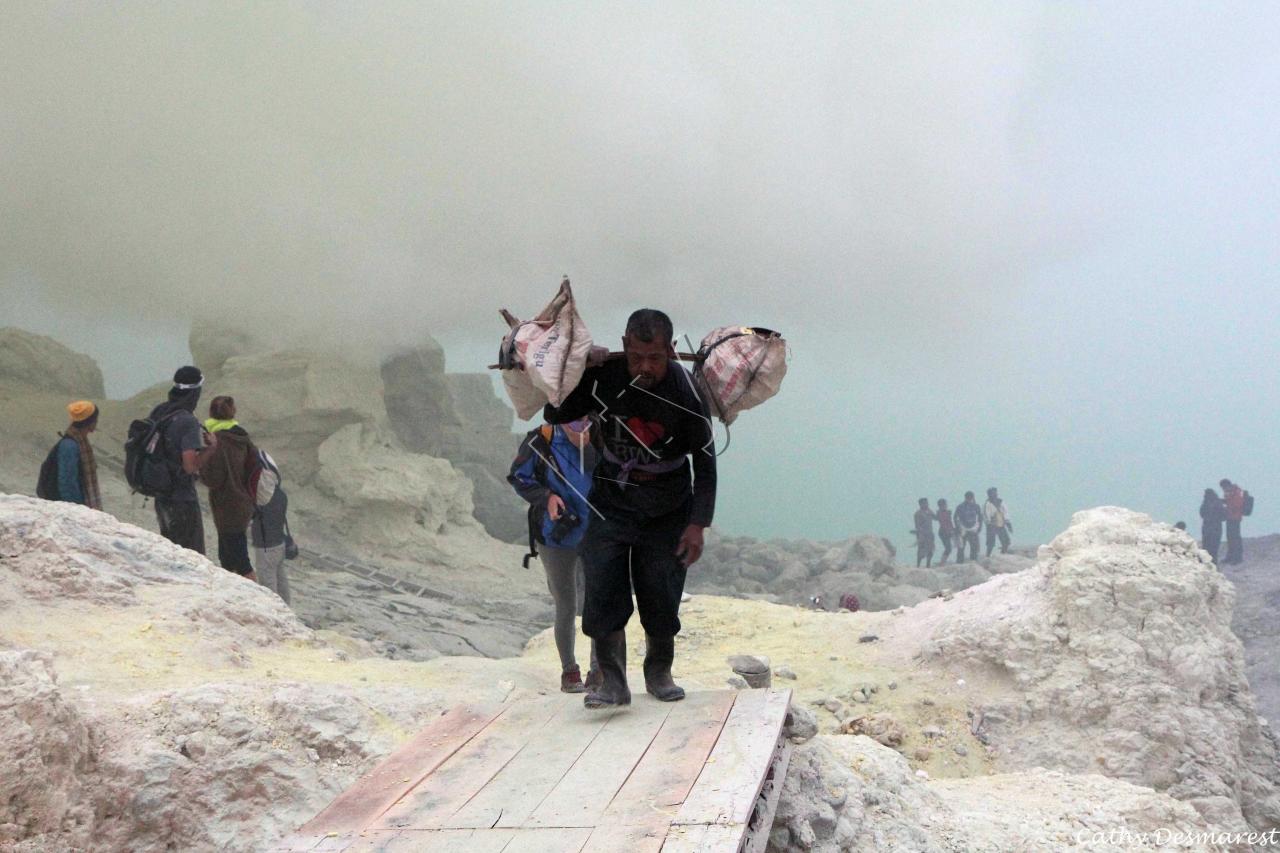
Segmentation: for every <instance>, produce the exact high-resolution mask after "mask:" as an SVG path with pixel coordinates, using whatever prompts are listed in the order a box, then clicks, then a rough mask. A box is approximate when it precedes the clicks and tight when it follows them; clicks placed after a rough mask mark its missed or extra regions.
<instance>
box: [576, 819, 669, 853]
mask: <svg viewBox="0 0 1280 853" xmlns="http://www.w3.org/2000/svg"><path fill="white" fill-rule="evenodd" d="M604 820H605V821H606V822H605V823H602V824H600V825H599V826H597V827H596V828H595V829H593V830H592V831H591V837H590V838H588V839H587V843H586V845H585V846H584V847H583V849H584V850H587V851H589V853H658V851H659V850H661V849H662V842H663V841H665V840H666V837H667V830H668V829H670V828H671V819H670V818H669V817H663V816H662V815H656V814H655V815H652V816H650V817H649V818H648V819H647V820H646V821H644V822H637V823H630V824H623V823H617V822H615V821H611V820H610V819H609V818H608V816H606V817H605V818H604Z"/></svg>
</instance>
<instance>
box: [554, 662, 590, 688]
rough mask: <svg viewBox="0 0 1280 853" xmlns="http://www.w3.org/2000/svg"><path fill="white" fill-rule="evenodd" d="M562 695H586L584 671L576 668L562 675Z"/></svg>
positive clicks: (567, 670) (571, 668)
mask: <svg viewBox="0 0 1280 853" xmlns="http://www.w3.org/2000/svg"><path fill="white" fill-rule="evenodd" d="M560 692H561V693H586V692H587V687H586V685H585V684H583V683H582V670H581V669H579V668H578V667H576V666H573V667H570V668H569V669H566V670H565V671H564V672H562V673H560Z"/></svg>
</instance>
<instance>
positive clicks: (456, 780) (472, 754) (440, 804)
mask: <svg viewBox="0 0 1280 853" xmlns="http://www.w3.org/2000/svg"><path fill="white" fill-rule="evenodd" d="M569 703H571V698H570V697H567V696H561V695H559V694H557V695H556V696H548V697H543V698H539V699H533V700H528V701H523V702H517V703H515V704H513V705H511V706H510V707H509V708H508V709H507V710H506V711H505V712H504V713H503V714H502V715H501V716H499V717H498V718H497V719H495V720H494V721H493V722H491V723H489V725H487V726H485V728H484V729H483V730H482V731H481V732H480V733H479V734H477V735H476V736H475V737H473V738H471V739H470V740H469V741H468V742H467V743H466V745H464V746H463V747H462V748H460V749H458V750H457V751H456V752H455V753H454V754H453V755H452V756H450V757H449V758H448V760H446V761H445V762H444V763H443V764H441V765H440V766H439V767H438V768H437V769H436V771H435V772H434V773H432V774H431V775H429V776H427V777H426V778H425V779H423V780H422V781H421V782H420V783H419V784H418V785H417V786H415V787H414V789H413V790H412V791H410V792H409V793H408V794H406V795H405V796H404V797H403V798H402V799H401V800H400V801H399V802H397V803H396V804H395V805H394V806H392V807H391V808H389V809H387V811H386V812H384V813H383V815H382V816H381V817H380V818H378V819H377V820H376V821H374V823H373V824H372V827H373V828H376V829H405V828H409V829H444V828H447V824H446V821H447V820H448V818H449V817H450V816H451V815H452V814H453V813H454V812H456V811H457V810H458V809H459V808H461V807H462V806H463V805H465V804H466V803H467V801H468V800H470V799H471V798H472V797H473V796H475V794H476V793H477V792H479V791H480V790H481V789H482V788H484V786H485V785H486V784H488V782H489V780H491V779H492V778H493V777H494V776H496V775H497V774H498V772H499V771H501V770H502V768H503V767H505V766H506V765H507V762H509V761H511V759H512V758H514V757H515V756H516V755H518V754H519V753H520V750H521V749H523V748H524V746H525V744H526V743H527V742H528V740H529V738H530V737H531V735H532V734H533V733H534V732H536V731H537V730H538V729H540V728H542V727H543V726H544V725H546V723H547V722H548V721H549V720H550V719H551V718H552V717H553V716H554V715H555V714H556V712H557V711H558V710H560V707H561V706H563V705H565V704H569Z"/></svg>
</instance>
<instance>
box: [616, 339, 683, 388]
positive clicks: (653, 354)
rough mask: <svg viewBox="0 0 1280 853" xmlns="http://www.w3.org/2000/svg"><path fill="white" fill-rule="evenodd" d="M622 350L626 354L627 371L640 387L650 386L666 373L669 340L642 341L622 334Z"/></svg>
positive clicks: (669, 349)
mask: <svg viewBox="0 0 1280 853" xmlns="http://www.w3.org/2000/svg"><path fill="white" fill-rule="evenodd" d="M622 351H623V352H624V353H626V355H627V373H628V374H629V375H630V376H631V379H632V381H634V382H635V384H636V385H637V386H639V387H640V388H652V387H653V386H654V385H657V384H658V383H659V382H661V381H662V380H663V379H664V378H666V375H667V362H668V360H669V359H670V358H671V356H672V347H671V344H670V342H667V341H660V340H652V341H642V340H640V339H638V338H633V337H631V336H630V335H623V336H622Z"/></svg>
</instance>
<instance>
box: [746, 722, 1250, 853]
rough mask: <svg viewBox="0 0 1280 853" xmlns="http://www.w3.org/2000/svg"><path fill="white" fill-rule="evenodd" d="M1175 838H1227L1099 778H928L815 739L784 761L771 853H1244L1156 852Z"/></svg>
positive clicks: (864, 742) (1197, 819) (886, 759)
mask: <svg viewBox="0 0 1280 853" xmlns="http://www.w3.org/2000/svg"><path fill="white" fill-rule="evenodd" d="M1172 832H1180V833H1184V834H1186V835H1189V836H1190V835H1195V834H1206V833H1218V834H1224V835H1225V833H1226V830H1225V829H1224V828H1223V827H1220V826H1217V825H1215V824H1214V823H1212V822H1210V821H1208V820H1206V819H1205V818H1204V817H1202V816H1201V815H1199V814H1198V813H1197V812H1196V811H1195V809H1193V808H1192V807H1191V806H1189V805H1187V804H1186V803H1181V802H1178V801H1177V800H1175V799H1173V798H1172V797H1169V796H1168V795H1166V794H1159V793H1156V792H1155V791H1152V790H1150V789H1149V788H1141V787H1138V786H1136V785H1130V784H1127V783H1125V782H1120V781H1117V780H1114V779H1108V778H1106V777H1103V776H1098V775H1089V776H1072V775H1068V774H1063V773H1058V772H1053V771H1045V770H1037V771H1033V772H1027V773H1012V774H998V775H993V776H983V777H978V778H971V779H949V780H936V781H935V780H930V779H928V778H927V777H922V776H920V775H918V774H917V773H916V772H915V771H913V770H912V768H911V766H910V764H909V763H908V761H907V759H906V758H904V757H903V756H901V755H899V754H898V753H897V752H894V751H893V750H892V749H888V748H886V747H884V746H882V745H880V744H878V743H876V742H875V741H873V740H871V739H870V738H868V737H865V736H856V737H833V736H830V735H820V736H818V737H817V738H815V739H814V740H812V741H810V742H808V743H805V744H803V745H801V746H798V747H797V748H796V749H795V752H794V753H793V755H792V758H791V767H790V769H789V770H788V772H787V778H786V782H785V783H784V786H783V792H782V798H781V801H780V803H779V806H778V811H777V814H776V816H775V818H774V823H773V831H772V832H771V833H770V837H769V850H770V851H772V852H773V853H782V851H788V850H811V851H818V853H837V852H838V851H839V852H840V853H844V851H851V853H879V851H883V850H910V851H914V852H915V853H951V851H959V850H963V851H965V852H966V853H1006V851H1012V850H1019V851H1045V853H1049V851H1058V850H1108V851H1122V850H1125V851H1136V850H1153V851H1154V850H1164V849H1171V847H1172V849H1184V850H1185V849H1193V850H1210V849H1245V848H1244V846H1243V845H1239V846H1236V845H1224V846H1223V847H1214V846H1213V845H1211V844H1207V843H1206V844H1187V845H1182V844H1179V845H1176V846H1173V845H1167V844H1164V843H1161V842H1162V841H1165V840H1168V839H1169V838H1170V833H1172Z"/></svg>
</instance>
